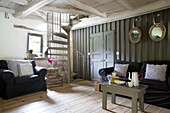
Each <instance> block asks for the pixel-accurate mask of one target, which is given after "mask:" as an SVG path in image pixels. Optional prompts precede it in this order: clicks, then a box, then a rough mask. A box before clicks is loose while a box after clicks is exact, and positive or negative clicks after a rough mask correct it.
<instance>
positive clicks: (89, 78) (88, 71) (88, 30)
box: [87, 27, 91, 80]
mask: <svg viewBox="0 0 170 113" xmlns="http://www.w3.org/2000/svg"><path fill="white" fill-rule="evenodd" d="M88 53H90V27H88V28H87V76H88V77H87V78H88V80H91V76H90V56H89V55H88Z"/></svg>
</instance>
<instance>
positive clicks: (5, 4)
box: [0, 1, 11, 7]
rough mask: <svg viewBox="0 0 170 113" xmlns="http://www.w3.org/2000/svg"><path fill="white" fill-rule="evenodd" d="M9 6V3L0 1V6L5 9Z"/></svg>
mask: <svg viewBox="0 0 170 113" xmlns="http://www.w3.org/2000/svg"><path fill="white" fill-rule="evenodd" d="M10 4H11V1H5V2H4V1H0V6H3V7H7V6H9V5H10Z"/></svg>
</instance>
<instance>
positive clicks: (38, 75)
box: [0, 60, 47, 99]
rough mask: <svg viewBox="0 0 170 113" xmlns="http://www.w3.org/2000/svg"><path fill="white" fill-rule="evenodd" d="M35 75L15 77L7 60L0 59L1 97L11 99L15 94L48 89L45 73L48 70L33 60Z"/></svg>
mask: <svg viewBox="0 0 170 113" xmlns="http://www.w3.org/2000/svg"><path fill="white" fill-rule="evenodd" d="M31 63H32V66H33V71H34V75H30V76H23V77H14V74H13V72H12V71H11V70H8V65H7V62H6V61H5V60H0V97H2V98H3V99H9V98H12V97H15V96H19V95H23V94H27V93H32V92H37V91H46V90H47V88H46V81H45V75H46V73H47V70H46V69H44V68H40V67H37V66H36V63H35V61H33V60H32V61H31Z"/></svg>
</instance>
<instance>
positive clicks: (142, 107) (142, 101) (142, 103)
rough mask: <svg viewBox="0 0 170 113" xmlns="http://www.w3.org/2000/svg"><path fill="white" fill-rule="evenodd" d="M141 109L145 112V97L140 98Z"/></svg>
mask: <svg viewBox="0 0 170 113" xmlns="http://www.w3.org/2000/svg"><path fill="white" fill-rule="evenodd" d="M139 107H140V110H141V111H142V112H144V96H143V95H142V96H141V97H139Z"/></svg>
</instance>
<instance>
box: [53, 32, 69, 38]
mask: <svg viewBox="0 0 170 113" xmlns="http://www.w3.org/2000/svg"><path fill="white" fill-rule="evenodd" d="M53 35H55V36H59V37H61V38H64V39H68V37H67V35H66V34H64V33H53Z"/></svg>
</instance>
